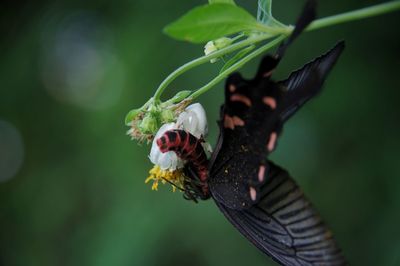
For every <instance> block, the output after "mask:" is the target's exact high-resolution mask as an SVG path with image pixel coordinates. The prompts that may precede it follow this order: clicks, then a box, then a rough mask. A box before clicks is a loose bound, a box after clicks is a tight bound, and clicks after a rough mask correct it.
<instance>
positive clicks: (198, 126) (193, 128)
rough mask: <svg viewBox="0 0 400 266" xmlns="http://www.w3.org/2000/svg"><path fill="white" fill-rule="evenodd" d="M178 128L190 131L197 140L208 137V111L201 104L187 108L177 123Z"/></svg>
mask: <svg viewBox="0 0 400 266" xmlns="http://www.w3.org/2000/svg"><path fill="white" fill-rule="evenodd" d="M176 124H177V126H178V128H180V129H183V130H186V131H188V132H189V133H190V134H192V135H193V136H195V137H196V138H198V139H199V138H201V137H206V136H207V133H208V125H207V117H206V111H205V110H204V108H203V106H201V104H199V103H195V104H192V105H189V106H188V107H186V109H185V111H183V112H182V113H181V114H180V115H179V117H178V120H177V121H176Z"/></svg>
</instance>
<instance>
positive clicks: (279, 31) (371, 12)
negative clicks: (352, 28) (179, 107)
mask: <svg viewBox="0 0 400 266" xmlns="http://www.w3.org/2000/svg"><path fill="white" fill-rule="evenodd" d="M399 9H400V1H399V0H396V1H391V2H388V3H382V4H378V5H374V6H370V7H366V8H362V9H358V10H355V11H350V12H346V13H342V14H339V15H334V16H329V17H326V18H321V19H317V20H315V21H314V22H312V23H311V24H310V26H309V27H308V28H307V29H306V30H307V31H312V30H317V29H320V28H324V27H328V26H332V25H336V24H340V23H344V22H348V21H353V20H358V19H362V18H367V17H372V16H377V15H380V14H384V13H388V12H391V11H395V10H399ZM293 28H294V27H293V26H286V27H283V26H282V27H278V28H272V27H271V26H266V25H262V24H259V25H257V30H259V31H260V32H264V33H265V34H261V35H259V36H256V37H251V38H247V39H246V40H243V41H240V42H237V43H235V44H232V45H230V46H228V47H226V48H224V49H221V50H218V51H216V52H213V53H212V54H209V55H206V56H202V57H199V58H197V59H195V60H193V61H190V62H188V63H186V64H184V65H183V66H181V67H179V68H178V69H176V70H175V71H174V72H172V73H171V74H170V75H169V76H168V77H167V78H166V79H165V80H164V81H163V82H162V83H161V84H160V86H159V87H158V88H157V91H156V93H155V94H154V97H153V99H154V101H159V100H160V96H161V94H162V93H163V91H164V90H165V89H166V88H167V86H168V85H169V84H170V83H171V82H172V81H174V80H175V79H176V78H177V77H178V76H180V75H182V74H183V73H185V72H186V71H188V70H190V69H192V68H194V67H196V66H198V65H201V64H204V63H207V62H209V61H210V60H211V59H214V58H218V57H221V56H223V55H226V54H229V53H231V52H234V51H236V50H238V49H241V48H243V47H246V46H249V45H252V44H255V43H258V42H261V41H264V40H266V39H269V38H272V37H274V35H275V36H276V35H280V37H278V38H276V39H274V40H273V41H272V42H275V41H276V40H278V39H279V40H283V39H284V38H285V37H287V36H288V35H289V34H290V33H291V32H292V31H293ZM271 31H273V33H272V34H271ZM272 42H271V43H272ZM269 44H270V43H267V44H266V45H265V46H263V47H261V48H259V49H257V50H256V51H254V52H253V53H252V54H250V55H248V56H246V57H245V58H243V59H242V60H240V61H239V62H237V63H236V64H234V65H232V66H231V67H230V68H228V69H226V70H225V71H224V72H222V73H221V74H220V75H218V76H217V77H216V78H214V79H213V80H212V81H210V83H208V84H206V85H205V86H203V87H202V88H200V89H198V90H197V91H196V92H194V93H193V94H192V95H191V97H194V98H196V97H198V96H199V95H201V94H202V93H204V92H206V91H208V90H209V89H210V88H211V87H212V86H214V85H215V84H217V83H218V82H219V81H220V80H222V79H223V78H225V77H226V76H227V75H228V74H229V73H231V72H233V71H235V70H237V69H238V68H239V67H241V66H242V65H243V64H244V63H246V62H248V61H249V60H250V59H252V58H254V57H253V56H251V55H253V54H254V53H258V52H259V51H261V50H263V49H264V47H267V48H268V49H269V48H270V46H269ZM274 45H275V43H274ZM271 47H272V46H271Z"/></svg>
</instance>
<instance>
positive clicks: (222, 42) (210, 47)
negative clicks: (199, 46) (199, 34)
mask: <svg viewBox="0 0 400 266" xmlns="http://www.w3.org/2000/svg"><path fill="white" fill-rule="evenodd" d="M231 44H232V39H231V38H228V37H222V38H219V39H216V40H214V41H209V42H208V43H207V44H206V45H205V46H204V54H205V55H209V54H211V53H213V52H215V51H217V50H220V49H222V48H225V47H227V46H229V45H231ZM218 60H219V58H213V59H211V60H210V62H211V63H215V62H217V61H218Z"/></svg>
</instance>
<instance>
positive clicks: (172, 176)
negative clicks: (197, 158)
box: [144, 165, 185, 192]
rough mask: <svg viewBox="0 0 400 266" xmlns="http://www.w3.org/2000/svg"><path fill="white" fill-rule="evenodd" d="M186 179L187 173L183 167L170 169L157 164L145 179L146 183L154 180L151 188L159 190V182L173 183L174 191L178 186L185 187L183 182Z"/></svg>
mask: <svg viewBox="0 0 400 266" xmlns="http://www.w3.org/2000/svg"><path fill="white" fill-rule="evenodd" d="M184 179H185V175H184V174H183V171H182V170H181V169H178V170H174V171H170V170H162V169H161V168H160V167H159V166H158V165H155V166H154V167H153V168H152V169H151V170H150V171H149V177H147V178H146V180H145V181H144V182H145V183H146V184H147V183H149V182H150V181H153V184H152V186H151V190H156V191H157V190H158V183H159V182H161V183H162V184H166V183H167V182H168V183H172V184H173V185H172V191H173V192H175V191H176V188H177V187H178V188H181V187H183V182H184Z"/></svg>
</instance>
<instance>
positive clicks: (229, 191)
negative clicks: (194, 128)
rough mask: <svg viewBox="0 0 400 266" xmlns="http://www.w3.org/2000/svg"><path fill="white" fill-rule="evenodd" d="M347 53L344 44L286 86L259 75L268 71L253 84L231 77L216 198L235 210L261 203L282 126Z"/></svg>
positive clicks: (214, 162)
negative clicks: (343, 51) (344, 53)
mask: <svg viewBox="0 0 400 266" xmlns="http://www.w3.org/2000/svg"><path fill="white" fill-rule="evenodd" d="M343 48H344V43H343V42H340V43H338V44H337V45H336V46H335V47H334V48H332V49H331V50H330V51H329V52H327V53H326V54H324V55H322V56H320V57H318V58H316V59H315V60H313V61H312V62H310V63H308V64H306V65H305V66H303V67H302V68H301V69H299V70H297V71H295V72H293V73H292V74H291V75H290V76H289V78H288V79H286V80H284V81H281V82H277V83H276V82H274V81H272V80H270V79H269V75H262V74H260V73H269V72H270V71H268V70H266V71H267V72H265V69H263V70H264V71H262V70H260V71H259V72H258V73H259V74H258V75H257V76H256V78H255V79H253V80H244V79H243V78H242V77H241V76H240V75H239V74H234V75H232V76H230V77H229V78H228V80H227V83H226V86H225V104H224V106H223V107H222V108H221V121H220V137H219V140H218V143H217V146H216V148H215V151H214V153H213V156H212V158H211V160H210V179H209V186H210V190H211V193H212V195H213V197H214V199H216V200H217V201H220V202H221V203H223V204H224V205H225V206H227V207H229V208H233V209H246V208H249V207H251V206H252V205H253V204H254V203H256V202H258V200H259V198H260V195H259V194H260V187H261V186H262V184H263V183H264V182H265V181H266V178H265V176H266V173H267V172H268V168H269V166H268V162H267V156H268V154H269V153H271V152H272V151H273V150H274V148H275V146H276V140H277V137H278V135H279V133H280V131H281V129H282V127H283V123H284V122H285V121H286V120H287V119H288V118H289V117H290V116H291V115H293V114H294V113H295V112H296V111H297V110H298V109H299V108H300V107H301V106H302V105H303V104H304V103H305V102H306V101H308V100H309V99H311V98H312V97H313V96H315V95H316V94H317V93H318V92H319V91H320V89H321V87H322V85H323V81H324V80H325V79H326V77H327V75H328V74H329V71H330V70H331V69H332V67H333V65H334V64H335V62H336V61H337V59H338V57H339V56H340V54H341V52H342V50H343ZM266 61H267V62H268V61H269V62H271V57H267V58H266V59H264V60H263V62H262V64H261V67H263V66H265V65H267V64H266V63H265V62H266ZM270 65H271V64H270Z"/></svg>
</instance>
